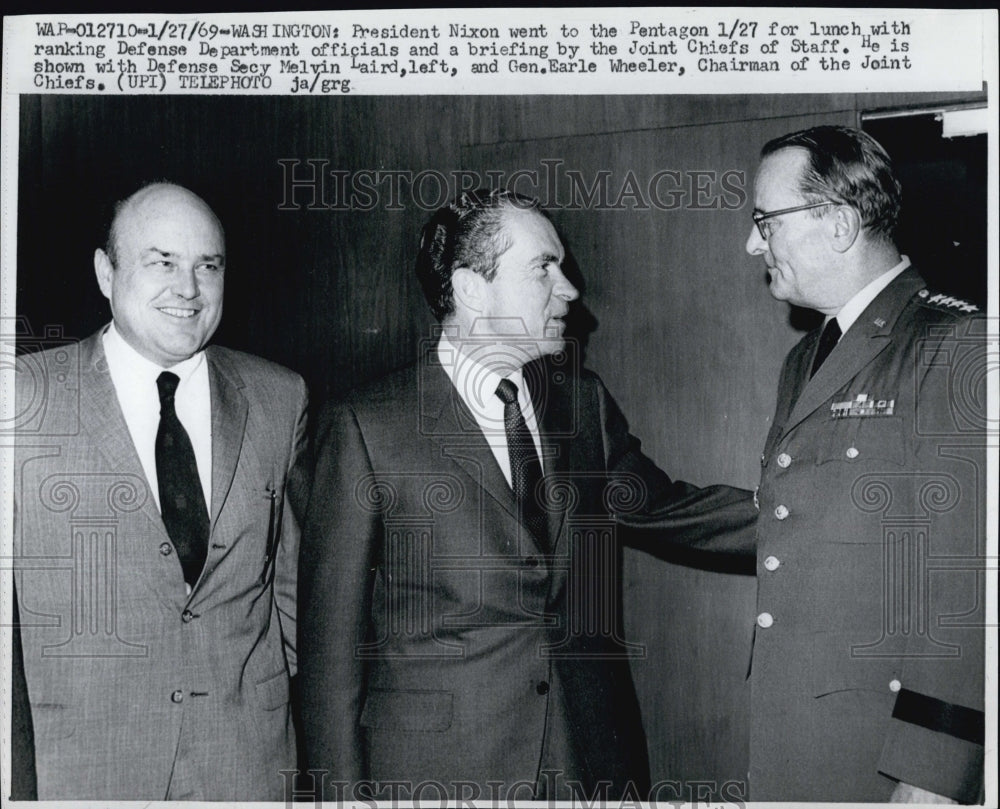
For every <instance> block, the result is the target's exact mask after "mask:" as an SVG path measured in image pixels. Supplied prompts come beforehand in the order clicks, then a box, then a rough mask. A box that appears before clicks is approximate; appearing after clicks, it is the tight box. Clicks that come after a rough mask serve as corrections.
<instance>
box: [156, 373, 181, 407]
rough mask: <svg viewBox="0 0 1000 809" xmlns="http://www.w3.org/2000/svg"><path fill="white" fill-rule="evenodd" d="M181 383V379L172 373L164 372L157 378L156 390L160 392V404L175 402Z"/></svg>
mask: <svg viewBox="0 0 1000 809" xmlns="http://www.w3.org/2000/svg"><path fill="white" fill-rule="evenodd" d="M180 382H181V378H180V377H179V376H177V374H174V373H171V372H170V371H164V372H163V373H162V374H160V375H159V376H158V377H156V389H157V390H158V391H159V392H160V404H163V403H164V402H172V401H173V400H174V394H175V393H176V392H177V386H178V385H179V384H180Z"/></svg>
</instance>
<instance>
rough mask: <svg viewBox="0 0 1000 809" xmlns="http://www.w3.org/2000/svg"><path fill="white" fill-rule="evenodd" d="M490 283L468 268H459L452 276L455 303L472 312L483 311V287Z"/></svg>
mask: <svg viewBox="0 0 1000 809" xmlns="http://www.w3.org/2000/svg"><path fill="white" fill-rule="evenodd" d="M487 283H489V282H488V281H487V280H486V279H485V278H483V276H481V275H480V274H479V273H477V272H474V271H473V270H470V269H469V268H468V267H459V268H458V269H456V270H455V271H454V272H453V273H452V274H451V289H452V292H453V293H454V296H455V303H456V304H460V305H461V306H463V307H465V308H466V309H468V310H469V311H471V312H482V311H483V285H484V284H487Z"/></svg>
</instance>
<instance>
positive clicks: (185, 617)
mask: <svg viewBox="0 0 1000 809" xmlns="http://www.w3.org/2000/svg"><path fill="white" fill-rule="evenodd" d="M193 619H194V613H193V612H191V610H184V612H182V613H181V620H182V621H183V622H184V623H186V624H189V623H191V621H192V620H193Z"/></svg>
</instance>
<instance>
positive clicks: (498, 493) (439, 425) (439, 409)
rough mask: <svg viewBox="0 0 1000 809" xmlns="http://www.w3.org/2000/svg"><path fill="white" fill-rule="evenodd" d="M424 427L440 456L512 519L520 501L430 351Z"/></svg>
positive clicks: (423, 366)
mask: <svg viewBox="0 0 1000 809" xmlns="http://www.w3.org/2000/svg"><path fill="white" fill-rule="evenodd" d="M419 373H420V384H419V400H420V401H419V407H420V412H421V417H420V418H421V428H422V429H423V430H425V431H426V432H427V434H428V435H429V436H430V438H431V439H432V440H433V441H434V442H435V443H437V444H438V446H439V447H440V448H441V457H442V458H447V459H449V460H450V461H452V462H453V463H455V464H457V465H458V466H459V467H460V468H461V469H462V471H463V472H465V474H466V475H468V476H469V477H470V478H471V479H472V481H473V482H474V483H475V484H476V485H477V486H478V487H480V488H481V489H482V490H483V491H484V492H485V493H486V494H487V495H489V496H490V497H492V498H493V499H494V500H496V502H497V503H498V504H499V505H500V506H501V507H502V508H503V509H504V510H505V511H506V512H507V513H509V514H510V516H511V517H512V518H513V519H515V520H516V519H517V502H516V500H515V499H514V493H513V492H512V491H511V488H510V486H509V485H508V483H507V479H506V478H505V477H504V474H503V471H502V470H501V469H500V466H499V465H498V464H497V461H496V457H495V456H494V455H493V450H492V449H490V445H489V444H488V443H487V442H486V438H485V437H484V436H483V433H482V430H481V429H480V428H479V424H478V423H477V422H476V419H475V417H474V416H473V415H472V413H471V412H470V411H469V408H468V407H466V405H465V402H463V401H462V397H461V396H459V394H458V391H457V390H455V386H454V385H453V384H452V383H451V380H450V379H449V378H448V375H447V373H445V371H444V369H443V368H442V367H441V366H440V364H439V363H438V362H437V353H436V349H430V350H429V352H428V355H427V356H426V357H424V358H423V360H422V361H421V363H420V366H419Z"/></svg>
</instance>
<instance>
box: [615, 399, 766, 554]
mask: <svg viewBox="0 0 1000 809" xmlns="http://www.w3.org/2000/svg"><path fill="white" fill-rule="evenodd" d="M597 398H598V410H599V413H600V416H601V431H602V435H603V437H604V442H605V443H604V450H605V457H606V464H607V469H608V472H609V477H610V484H611V486H612V487H614V486H616V485H618V486H620V487H622V489H621V490H622V491H630V492H634V493H635V496H634V497H628V498H627V499H628V500H629V503H628V508H627V511H622V512H619V513H616V515H615V516H616V519H617V520H618V522H619V524H620V525H621V526H622V528H623V531H622V536H623V537H624V539H625V541H626V542H627V543H628V544H629V545H632V546H634V547H638V548H640V549H641V550H644V551H647V552H649V553H653V554H656V555H660V556H662V555H671V554H672V553H673V551H674V550H675V549H676V548H677V547H678V546H679V547H682V548H684V549H688V550H693V551H699V552H709V553H721V554H729V555H737V556H753V555H754V554H755V552H756V542H755V525H756V521H757V513H758V512H757V508H756V506H755V505H754V497H753V492H750V491H747V490H745V489H737V488H734V487H732V486H722V485H715V486H705V487H704V488H699V487H697V486H693V485H691V484H690V483H685V482H684V481H679V480H677V481H675V480H671V479H670V477H669V476H668V475H667V474H666V473H665V472H664V471H663V470H662V469H660V468H659V467H658V466H657V465H656V464H654V463H653V462H652V461H651V460H650V459H649V458H647V457H646V456H645V455H644V454H643V452H642V449H641V446H640V443H639V439H637V438H636V437H635V436H633V435H631V434H630V433H629V431H628V423H627V422H626V420H625V416H624V415H623V414H622V412H621V410H619V408H618V405H617V404H616V403H615V400H614V399H613V398H612V397H611V394H609V393H608V392H607V390H606V389H605V388H604V385H603V384H602V383H601V382H600V381H598V382H597Z"/></svg>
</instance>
